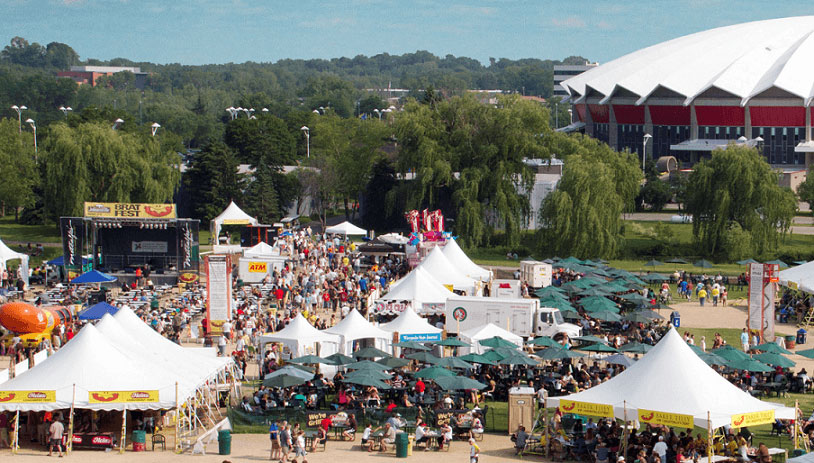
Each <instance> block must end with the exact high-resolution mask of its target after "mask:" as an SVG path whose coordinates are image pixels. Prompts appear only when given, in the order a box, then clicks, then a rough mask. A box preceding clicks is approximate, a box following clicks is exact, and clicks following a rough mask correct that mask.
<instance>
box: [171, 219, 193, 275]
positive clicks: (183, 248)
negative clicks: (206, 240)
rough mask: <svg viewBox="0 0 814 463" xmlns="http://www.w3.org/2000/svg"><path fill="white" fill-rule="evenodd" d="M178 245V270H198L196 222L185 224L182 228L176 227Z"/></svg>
mask: <svg viewBox="0 0 814 463" xmlns="http://www.w3.org/2000/svg"><path fill="white" fill-rule="evenodd" d="M176 231H177V233H178V234H179V237H178V242H179V243H180V246H179V248H180V255H179V258H180V264H179V268H180V270H192V271H197V270H198V242H197V239H196V238H197V236H198V222H192V223H185V224H184V226H183V227H176Z"/></svg>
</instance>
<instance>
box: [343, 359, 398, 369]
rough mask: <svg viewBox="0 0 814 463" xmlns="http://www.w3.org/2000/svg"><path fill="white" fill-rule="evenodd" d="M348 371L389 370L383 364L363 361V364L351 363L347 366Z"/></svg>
mask: <svg viewBox="0 0 814 463" xmlns="http://www.w3.org/2000/svg"><path fill="white" fill-rule="evenodd" d="M345 368H347V369H348V370H379V371H384V370H387V369H388V368H387V367H386V366H384V365H382V364H381V363H376V362H371V361H370V360H362V361H361V362H356V363H350V364H348V365H345Z"/></svg>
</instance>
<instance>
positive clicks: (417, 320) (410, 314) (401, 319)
mask: <svg viewBox="0 0 814 463" xmlns="http://www.w3.org/2000/svg"><path fill="white" fill-rule="evenodd" d="M381 328H382V329H383V330H385V331H389V332H391V333H396V332H397V333H399V334H435V333H440V332H441V331H443V330H442V329H440V328H436V327H434V326H432V325H430V323H429V322H428V321H427V320H426V319H424V318H421V317H419V316H418V314H417V313H415V311H414V310H413V309H411V308H410V307H407V308H406V309H404V312H402V313H401V315H399V316H398V317H396V319H395V320H393V321H391V322H390V323H385V324H383V325H381Z"/></svg>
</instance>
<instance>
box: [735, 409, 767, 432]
mask: <svg viewBox="0 0 814 463" xmlns="http://www.w3.org/2000/svg"><path fill="white" fill-rule="evenodd" d="M767 423H774V410H765V411H762V412H751V413H739V414H737V415H732V422H731V425H732V427H733V428H742V427H745V426H758V425H761V424H767Z"/></svg>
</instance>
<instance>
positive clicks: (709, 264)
mask: <svg viewBox="0 0 814 463" xmlns="http://www.w3.org/2000/svg"><path fill="white" fill-rule="evenodd" d="M693 265H694V266H696V267H701V268H712V266H713V264H712V262H710V261H708V260H706V259H701V260H699V261H697V262H696V263H694V264H693Z"/></svg>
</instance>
